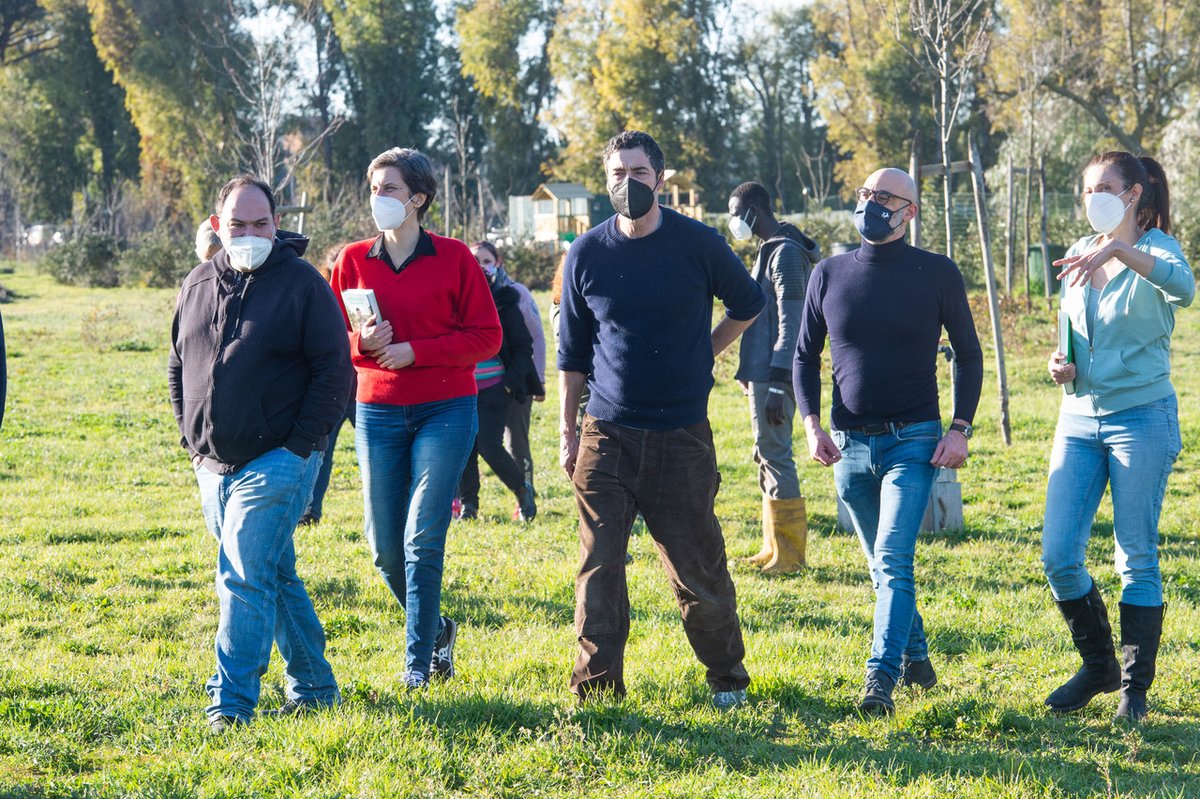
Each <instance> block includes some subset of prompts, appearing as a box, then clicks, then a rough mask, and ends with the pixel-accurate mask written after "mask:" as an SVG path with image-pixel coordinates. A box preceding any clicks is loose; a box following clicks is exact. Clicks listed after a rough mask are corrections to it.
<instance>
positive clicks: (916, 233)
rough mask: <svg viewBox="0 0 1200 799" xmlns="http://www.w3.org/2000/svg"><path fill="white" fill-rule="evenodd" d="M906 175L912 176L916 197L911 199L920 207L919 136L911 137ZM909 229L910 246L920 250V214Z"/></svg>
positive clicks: (909, 224) (914, 218)
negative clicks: (910, 235)
mask: <svg viewBox="0 0 1200 799" xmlns="http://www.w3.org/2000/svg"><path fill="white" fill-rule="evenodd" d="M908 174H909V175H911V176H912V180H913V185H915V186H916V187H917V196H916V197H913V201H914V202H916V204H917V205H918V206H920V205H921V137H920V134H917V135H915V136H913V143H912V152H911V153H909V156H908ZM908 227H909V229H910V230H911V231H912V246H914V247H917V248H920V246H921V214H920V213H918V214H917V215H916V216H915V217H913V220H912V221H911V222H909V223H908Z"/></svg>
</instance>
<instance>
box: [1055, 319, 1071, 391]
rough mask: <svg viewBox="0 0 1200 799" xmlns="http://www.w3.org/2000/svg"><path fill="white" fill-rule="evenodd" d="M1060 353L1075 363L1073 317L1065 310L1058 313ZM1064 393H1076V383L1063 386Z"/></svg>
mask: <svg viewBox="0 0 1200 799" xmlns="http://www.w3.org/2000/svg"><path fill="white" fill-rule="evenodd" d="M1058 351H1059V352H1061V353H1062V354H1063V355H1066V356H1067V363H1075V347H1074V345H1073V343H1072V341H1071V317H1070V315H1069V314H1068V313H1067V312H1066V311H1065V310H1063V309H1061V308H1060V309H1059V311H1058ZM1062 387H1063V391H1065V392H1066V393H1068V394H1074V393H1075V381H1074V380H1068V381H1067V382H1065V383H1063V384H1062Z"/></svg>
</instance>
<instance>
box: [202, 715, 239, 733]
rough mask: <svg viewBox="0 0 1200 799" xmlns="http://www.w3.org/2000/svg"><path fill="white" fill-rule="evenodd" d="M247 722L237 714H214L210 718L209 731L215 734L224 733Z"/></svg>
mask: <svg viewBox="0 0 1200 799" xmlns="http://www.w3.org/2000/svg"><path fill="white" fill-rule="evenodd" d="M245 723H246V722H244V721H242V720H241V719H239V718H238V717H237V716H212V717H211V718H209V720H208V731H209V732H210V733H211V734H213V735H224V734H225V732H226V731H227V730H229V729H231V728H233V727H240V726H242V725H243V724H245Z"/></svg>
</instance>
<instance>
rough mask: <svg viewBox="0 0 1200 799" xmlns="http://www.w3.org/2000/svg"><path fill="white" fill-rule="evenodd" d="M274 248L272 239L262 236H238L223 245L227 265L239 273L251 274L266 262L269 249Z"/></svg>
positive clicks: (269, 252)
mask: <svg viewBox="0 0 1200 799" xmlns="http://www.w3.org/2000/svg"><path fill="white" fill-rule="evenodd" d="M274 246H275V240H274V239H268V238H264V237H262V236H238V237H237V238H236V239H230V240H229V243H228V244H226V245H225V251H226V252H227V253H229V265H230V266H232V267H233V268H234V269H236V270H238V271H239V272H253V271H254V270H255V269H258V268H259V267H260V266H262V265H263V263H264V262H265V261H266V260H267V256H268V255H270V254H271V248H272V247H274Z"/></svg>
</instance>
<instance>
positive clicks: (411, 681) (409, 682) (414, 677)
mask: <svg viewBox="0 0 1200 799" xmlns="http://www.w3.org/2000/svg"><path fill="white" fill-rule="evenodd" d="M427 687H429V678H428V677H426V676H425V675H424V674H422V673H421V672H419V671H409V672H405V674H404V690H406V691H420V690H423V689H425V688H427Z"/></svg>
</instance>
